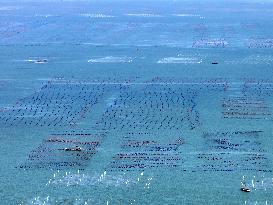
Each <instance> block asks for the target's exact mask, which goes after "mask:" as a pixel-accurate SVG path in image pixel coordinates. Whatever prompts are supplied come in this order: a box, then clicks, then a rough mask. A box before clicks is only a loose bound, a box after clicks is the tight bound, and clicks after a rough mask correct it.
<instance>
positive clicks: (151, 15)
mask: <svg viewBox="0 0 273 205" xmlns="http://www.w3.org/2000/svg"><path fill="white" fill-rule="evenodd" d="M125 16H135V17H163V16H162V15H159V14H149V13H141V14H137V13H135V14H125Z"/></svg>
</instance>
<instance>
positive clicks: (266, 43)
mask: <svg viewBox="0 0 273 205" xmlns="http://www.w3.org/2000/svg"><path fill="white" fill-rule="evenodd" d="M246 46H247V47H248V48H273V39H270V38H255V39H249V40H248V42H247V43H246Z"/></svg>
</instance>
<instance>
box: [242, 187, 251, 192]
mask: <svg viewBox="0 0 273 205" xmlns="http://www.w3.org/2000/svg"><path fill="white" fill-rule="evenodd" d="M241 191H243V192H250V189H249V188H247V187H242V188H241Z"/></svg>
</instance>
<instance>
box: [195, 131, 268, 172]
mask: <svg viewBox="0 0 273 205" xmlns="http://www.w3.org/2000/svg"><path fill="white" fill-rule="evenodd" d="M261 133H262V132H261V131H237V132H225V133H220V132H216V133H204V135H203V138H204V140H205V143H204V152H203V153H200V154H198V158H199V159H200V160H202V161H203V162H202V161H200V165H198V166H197V167H198V169H200V170H202V171H225V172H227V171H257V172H272V170H271V168H270V166H269V164H268V159H267V156H266V153H265V151H264V150H263V149H262V144H261V143H260V141H259V137H260V134H261Z"/></svg>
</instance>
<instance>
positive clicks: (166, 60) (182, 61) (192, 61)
mask: <svg viewBox="0 0 273 205" xmlns="http://www.w3.org/2000/svg"><path fill="white" fill-rule="evenodd" d="M157 63H160V64H169V63H177V64H178V63H180V64H200V63H202V59H198V58H196V57H167V58H163V59H161V60H159V61H157Z"/></svg>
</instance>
